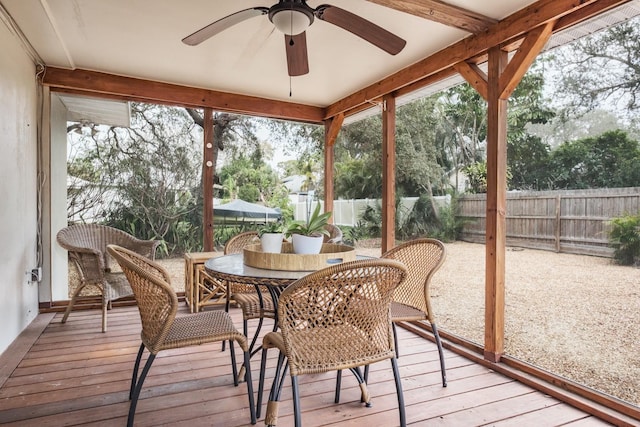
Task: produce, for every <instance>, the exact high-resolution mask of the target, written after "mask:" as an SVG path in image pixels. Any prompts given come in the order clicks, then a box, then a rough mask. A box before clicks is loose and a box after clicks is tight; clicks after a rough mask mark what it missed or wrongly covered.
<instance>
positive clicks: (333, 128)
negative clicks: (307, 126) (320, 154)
mask: <svg viewBox="0 0 640 427" xmlns="http://www.w3.org/2000/svg"><path fill="white" fill-rule="evenodd" d="M342 122H344V113H340V114H338V115H337V116H335V117H333V118H332V119H331V120H328V121H327V120H325V128H324V129H325V131H324V141H325V146H333V144H335V143H336V139H337V138H338V133H340V129H342ZM327 125H329V126H328V127H327Z"/></svg>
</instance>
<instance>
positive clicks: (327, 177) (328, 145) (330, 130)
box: [324, 115, 344, 224]
mask: <svg viewBox="0 0 640 427" xmlns="http://www.w3.org/2000/svg"><path fill="white" fill-rule="evenodd" d="M343 120H344V115H342V118H338V117H336V118H335V119H327V120H325V122H324V211H325V212H333V199H334V198H335V192H334V183H333V181H334V174H335V173H334V163H335V141H336V136H337V135H338V131H339V130H340V126H342V121H343ZM336 122H339V123H336ZM336 129H337V130H336ZM334 133H335V135H334ZM329 221H331V223H332V224H333V223H334V221H335V218H334V216H333V215H331V218H330V220H329Z"/></svg>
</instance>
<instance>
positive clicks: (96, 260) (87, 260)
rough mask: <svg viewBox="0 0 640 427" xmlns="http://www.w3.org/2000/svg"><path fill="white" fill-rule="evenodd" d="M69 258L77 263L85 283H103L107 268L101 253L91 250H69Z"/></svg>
mask: <svg viewBox="0 0 640 427" xmlns="http://www.w3.org/2000/svg"><path fill="white" fill-rule="evenodd" d="M69 256H70V258H71V259H72V260H73V262H75V263H76V266H77V267H78V272H79V273H80V275H81V278H82V280H83V281H88V282H102V281H103V279H104V272H105V268H106V266H105V265H104V257H103V256H102V253H101V252H100V251H98V250H95V249H90V248H75V249H72V250H69Z"/></svg>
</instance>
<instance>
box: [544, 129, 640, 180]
mask: <svg viewBox="0 0 640 427" xmlns="http://www.w3.org/2000/svg"><path fill="white" fill-rule="evenodd" d="M639 164H640V145H639V144H638V142H637V141H634V140H631V139H630V138H629V137H628V135H627V134H626V133H625V132H623V131H620V130H616V131H609V132H605V133H603V134H602V135H600V136H598V137H595V138H583V139H579V140H576V141H570V142H566V143H564V144H562V145H561V146H559V147H558V148H557V149H555V150H554V151H552V152H551V162H550V165H549V169H550V176H551V179H552V181H553V186H554V188H558V189H582V188H616V187H636V186H640V168H639V167H638V165H639Z"/></svg>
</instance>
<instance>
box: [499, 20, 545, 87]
mask: <svg viewBox="0 0 640 427" xmlns="http://www.w3.org/2000/svg"><path fill="white" fill-rule="evenodd" d="M554 24H555V22H548V23H546V24H545V25H541V26H540V27H538V28H535V29H533V30H531V31H530V32H529V34H527V36H526V37H525V39H524V41H523V42H522V44H521V45H520V47H519V48H518V50H517V51H516V53H515V55H514V56H513V58H511V61H509V64H508V65H507V67H506V68H505V70H504V72H502V74H500V81H499V88H498V91H499V92H500V98H501V99H507V98H509V96H510V95H511V92H513V90H514V89H515V88H516V86H518V83H520V79H522V77H523V76H524V75H525V73H526V72H527V70H528V69H529V67H530V66H531V64H532V63H533V61H534V60H535V59H536V56H538V54H539V53H540V51H541V50H542V48H544V45H545V44H546V43H547V41H548V40H549V37H551V34H552V33H553V26H554Z"/></svg>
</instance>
